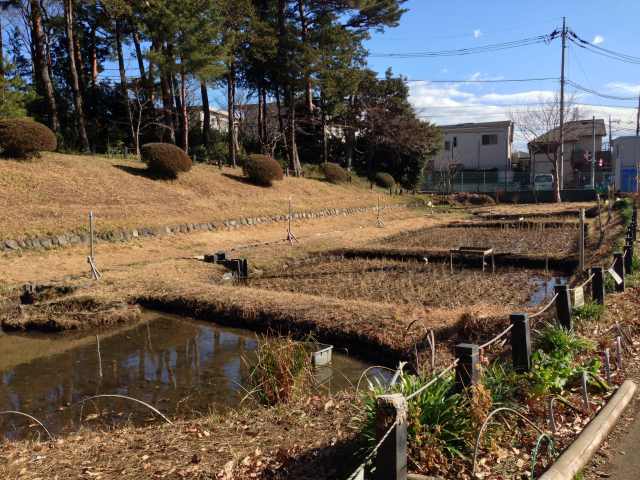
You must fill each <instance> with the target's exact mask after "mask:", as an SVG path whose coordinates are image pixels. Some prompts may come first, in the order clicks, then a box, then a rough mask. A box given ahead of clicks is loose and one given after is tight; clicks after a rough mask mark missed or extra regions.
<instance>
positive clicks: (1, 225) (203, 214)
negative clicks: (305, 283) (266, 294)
mask: <svg viewBox="0 0 640 480" xmlns="http://www.w3.org/2000/svg"><path fill="white" fill-rule="evenodd" d="M382 194H383V193H382V192H381V191H379V190H373V191H372V190H370V189H369V188H364V186H363V184H362V183H360V182H356V183H354V184H351V185H346V184H345V185H332V184H329V183H327V182H324V181H320V180H317V179H305V178H292V177H289V178H285V179H284V180H283V181H281V182H275V184H274V186H273V187H271V188H264V187H259V186H255V185H252V184H250V183H248V182H247V181H246V180H245V179H244V178H243V177H242V170H241V169H232V168H223V169H222V170H220V169H219V168H217V167H215V166H211V165H203V164H197V165H195V166H194V168H193V169H192V170H191V171H190V172H188V173H185V174H183V175H181V176H180V178H179V179H177V180H170V181H166V180H164V181H162V180H154V179H152V178H149V177H148V176H147V173H146V166H145V165H144V164H143V163H142V162H139V161H135V160H124V159H117V158H116V159H114V158H106V157H102V156H80V155H63V154H58V153H51V154H44V155H43V157H42V158H40V159H35V160H32V161H28V162H23V161H12V160H2V161H0V205H2V206H3V212H4V213H5V214H4V215H0V239H1V238H5V239H6V238H12V237H15V236H21V235H23V234H30V235H41V234H56V233H61V232H65V231H70V230H81V229H84V228H86V224H87V215H88V213H89V211H91V210H93V212H94V214H95V215H96V221H97V228H99V229H100V230H112V229H115V228H127V227H129V228H134V227H140V226H145V227H146V226H148V227H155V226H163V225H171V224H178V223H205V222H213V221H220V220H225V219H233V218H239V217H247V216H251V217H255V216H266V215H276V214H283V213H286V212H287V209H288V201H289V197H290V196H291V197H292V201H293V207H294V210H295V211H301V210H320V209H323V208H347V207H362V206H374V205H375V204H376V202H377V199H378V196H379V195H382ZM406 198H408V197H397V198H391V197H389V196H386V197H384V198H383V201H384V202H385V203H391V202H394V203H398V202H400V201H402V199H406Z"/></svg>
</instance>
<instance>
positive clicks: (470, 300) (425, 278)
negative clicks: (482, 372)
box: [249, 229, 547, 309]
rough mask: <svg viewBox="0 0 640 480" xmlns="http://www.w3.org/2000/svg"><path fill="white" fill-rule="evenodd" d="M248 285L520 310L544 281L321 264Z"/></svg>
mask: <svg viewBox="0 0 640 480" xmlns="http://www.w3.org/2000/svg"><path fill="white" fill-rule="evenodd" d="M445 230H446V229H445ZM249 283H250V286H251V287H252V288H262V289H268V290H276V291H286V292H293V293H304V294H310V295H318V296H325V297H333V298H339V299H344V300H356V299H357V300H366V301H370V302H382V303H389V304H406V305H419V306H423V307H432V308H434V307H437V308H446V309H449V308H450V309H455V308H460V307H472V306H476V305H500V306H501V307H512V308H519V307H525V306H528V305H530V304H531V303H532V300H533V301H536V299H539V298H540V297H542V298H544V289H545V285H546V283H547V280H546V279H545V278H544V274H543V273H541V272H539V271H535V270H528V269H514V268H499V269H498V270H497V271H496V273H492V272H491V271H490V269H488V270H487V271H486V272H484V273H483V272H482V271H481V270H479V269H468V268H465V269H461V268H457V267H456V268H455V269H454V271H453V273H452V272H451V269H450V265H449V263H448V262H447V263H429V264H427V263H416V262H399V261H390V260H365V259H340V258H324V259H317V260H316V261H315V262H305V263H302V264H299V265H290V266H286V267H282V268H280V269H276V270H273V271H270V272H266V273H265V274H264V275H262V276H260V277H254V278H252V279H251V280H250V282H249ZM541 289H542V290H543V294H542V295H540V291H541ZM536 303H537V301H536Z"/></svg>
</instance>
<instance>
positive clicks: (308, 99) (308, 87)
mask: <svg viewBox="0 0 640 480" xmlns="http://www.w3.org/2000/svg"><path fill="white" fill-rule="evenodd" d="M298 14H299V15H300V39H301V40H302V44H303V45H304V46H305V47H306V46H307V36H308V33H309V32H308V30H309V28H308V26H307V18H306V16H305V14H304V0H298ZM304 100H305V106H306V109H307V112H309V113H312V112H313V108H314V107H313V86H312V84H311V77H310V75H309V73H308V72H307V73H305V90H304Z"/></svg>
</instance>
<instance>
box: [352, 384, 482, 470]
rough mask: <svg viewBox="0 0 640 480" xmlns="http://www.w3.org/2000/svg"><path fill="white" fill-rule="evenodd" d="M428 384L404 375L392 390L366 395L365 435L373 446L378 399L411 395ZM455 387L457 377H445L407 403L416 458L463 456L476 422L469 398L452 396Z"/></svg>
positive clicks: (372, 392) (371, 392)
mask: <svg viewBox="0 0 640 480" xmlns="http://www.w3.org/2000/svg"><path fill="white" fill-rule="evenodd" d="M428 381H429V379H423V378H420V377H418V376H415V375H402V376H401V377H400V379H399V380H398V382H397V383H396V384H395V386H394V387H393V388H392V389H391V391H387V390H386V389H385V388H384V387H382V386H378V387H374V388H373V389H372V390H371V391H369V392H367V395H366V397H365V399H364V413H363V416H364V418H363V421H364V435H365V437H366V439H367V440H368V442H369V443H370V444H371V445H373V444H374V443H375V441H376V436H375V435H376V430H375V419H376V397H377V396H378V395H382V394H384V393H402V394H403V395H404V396H409V395H411V394H412V393H413V392H416V391H417V390H418V389H420V388H421V387H422V386H423V385H425V384H426V383H427V382H428ZM453 386H454V376H453V375H449V376H445V377H443V378H441V379H439V380H437V381H436V382H435V383H434V384H433V385H431V386H430V387H429V388H427V389H425V390H423V391H422V392H421V393H419V394H418V395H417V396H415V397H414V398H412V399H411V401H410V402H409V403H408V405H409V411H408V419H407V422H408V430H407V433H408V437H409V445H410V448H411V450H412V451H413V452H414V454H415V457H414V458H420V455H423V454H425V452H431V453H432V454H433V453H435V452H444V453H445V454H446V455H447V456H448V457H463V456H464V451H465V450H466V448H467V447H468V446H469V444H468V437H469V434H470V432H471V431H472V429H473V423H472V421H471V418H470V415H469V401H468V398H467V397H466V396H465V395H462V394H459V393H452V389H453ZM435 454H436V455H437V453H435Z"/></svg>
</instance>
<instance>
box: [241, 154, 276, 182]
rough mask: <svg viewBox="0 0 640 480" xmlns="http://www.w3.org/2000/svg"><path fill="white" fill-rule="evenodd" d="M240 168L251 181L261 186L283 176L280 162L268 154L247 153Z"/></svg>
mask: <svg viewBox="0 0 640 480" xmlns="http://www.w3.org/2000/svg"><path fill="white" fill-rule="evenodd" d="M242 168H243V170H244V174H245V175H246V176H247V177H248V178H249V180H250V181H251V182H252V183H254V184H256V185H260V186H263V187H270V186H272V185H273V182H274V181H276V180H282V179H283V178H284V173H283V172H282V167H281V166H280V164H279V163H278V162H276V161H275V160H274V159H273V158H271V157H269V156H268V155H257V154H254V155H249V158H247V159H246V161H245V162H244V165H243V167H242Z"/></svg>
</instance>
